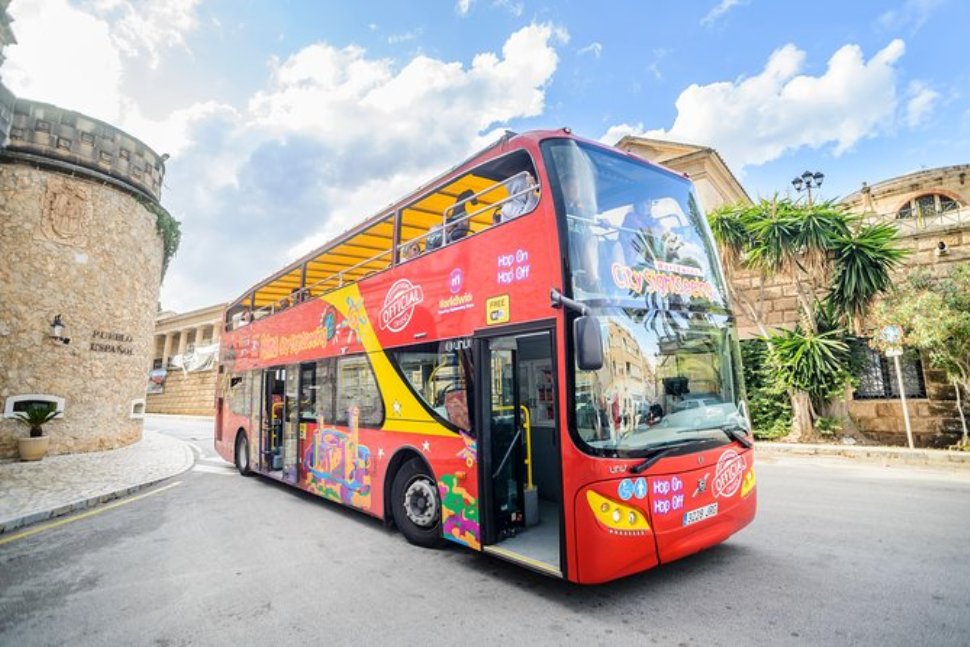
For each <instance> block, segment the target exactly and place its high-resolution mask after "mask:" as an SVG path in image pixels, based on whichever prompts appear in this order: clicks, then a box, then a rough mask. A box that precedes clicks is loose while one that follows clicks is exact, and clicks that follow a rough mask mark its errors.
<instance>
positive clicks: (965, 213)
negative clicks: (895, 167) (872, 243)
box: [862, 207, 970, 235]
mask: <svg viewBox="0 0 970 647" xmlns="http://www.w3.org/2000/svg"><path fill="white" fill-rule="evenodd" d="M912 214H913V215H912V216H910V217H908V218H900V217H899V216H898V214H897V213H879V214H877V213H868V214H862V222H864V223H866V224H868V225H874V224H877V223H885V224H891V225H895V226H896V227H898V228H899V233H900V234H902V235H916V234H920V233H923V232H931V231H940V230H945V229H951V228H959V227H970V207H964V208H962V209H950V210H948V211H936V210H933V211H929V210H925V209H922V210H921V209H917V210H914V211H913V212H912Z"/></svg>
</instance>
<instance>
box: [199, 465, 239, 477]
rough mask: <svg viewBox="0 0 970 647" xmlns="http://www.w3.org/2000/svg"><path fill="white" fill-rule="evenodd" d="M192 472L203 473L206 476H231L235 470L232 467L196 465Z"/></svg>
mask: <svg viewBox="0 0 970 647" xmlns="http://www.w3.org/2000/svg"><path fill="white" fill-rule="evenodd" d="M192 471H193V472H205V473H206V474H221V475H222V476H232V475H233V474H234V473H235V471H236V468H235V467H233V466H232V465H203V464H201V463H196V464H195V467H193V468H192Z"/></svg>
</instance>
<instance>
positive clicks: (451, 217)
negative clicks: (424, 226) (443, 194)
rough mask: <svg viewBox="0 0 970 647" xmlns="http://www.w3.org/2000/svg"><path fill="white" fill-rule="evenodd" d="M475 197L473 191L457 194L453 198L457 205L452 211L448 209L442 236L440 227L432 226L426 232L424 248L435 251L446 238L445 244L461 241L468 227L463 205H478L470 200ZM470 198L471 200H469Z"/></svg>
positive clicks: (466, 233)
mask: <svg viewBox="0 0 970 647" xmlns="http://www.w3.org/2000/svg"><path fill="white" fill-rule="evenodd" d="M473 195H475V192H474V191H471V190H470V189H466V190H465V191H462V192H461V193H459V194H458V197H457V198H455V204H456V205H457V206H456V207H454V208H453V209H449V211H448V216H447V222H446V224H445V230H444V236H442V231H441V225H434V226H432V227H431V229H429V230H428V242H427V243H425V247H426V248H427V249H428V250H429V251H430V250H432V249H437V248H439V247H441V246H442V244H444V242H445V241H444V238H445V236H446V237H447V242H449V243H453V242H455V241H456V240H461V239H462V238H464V237H465V236H467V235H468V232H469V229H470V225H469V223H468V218H466V216H467V212H466V211H465V205H466V204H468V202H470V203H471V204H473V205H476V204H478V200H476V199H475V198H472V196H473ZM469 198H471V200H469Z"/></svg>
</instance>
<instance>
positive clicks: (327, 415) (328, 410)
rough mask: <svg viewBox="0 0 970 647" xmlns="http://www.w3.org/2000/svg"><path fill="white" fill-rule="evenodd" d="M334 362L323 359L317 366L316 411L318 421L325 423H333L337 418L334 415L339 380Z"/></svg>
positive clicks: (315, 386)
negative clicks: (334, 400) (335, 373)
mask: <svg viewBox="0 0 970 647" xmlns="http://www.w3.org/2000/svg"><path fill="white" fill-rule="evenodd" d="M334 366H335V364H334V360H332V359H321V360H320V361H318V362H317V365H316V375H315V377H314V383H313V386H314V388H315V389H316V394H315V395H314V411H315V415H316V418H317V420H322V421H323V422H324V423H331V424H332V423H333V422H334V420H336V418H337V416H336V414H335V413H334V411H335V407H334V402H333V399H334V394H335V393H336V390H337V389H336V386H337V380H336V378H335V375H334Z"/></svg>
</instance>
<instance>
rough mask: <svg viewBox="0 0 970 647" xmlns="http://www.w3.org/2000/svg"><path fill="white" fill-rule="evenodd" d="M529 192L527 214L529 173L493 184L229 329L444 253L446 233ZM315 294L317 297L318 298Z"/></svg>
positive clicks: (534, 187)
mask: <svg viewBox="0 0 970 647" xmlns="http://www.w3.org/2000/svg"><path fill="white" fill-rule="evenodd" d="M525 178H528V182H527V184H526V186H525V188H523V189H520V190H518V191H516V192H515V193H509V195H508V196H506V197H505V198H503V199H501V200H498V201H496V202H494V203H492V204H489V205H487V206H485V207H482V208H481V209H477V210H475V211H472V212H470V213H465V214H464V215H462V216H460V217H458V218H449V216H450V215H452V214H454V212H455V210H457V209H458V208H459V207H462V206H465V205H466V204H468V203H471V202H472V201H474V200H477V199H478V198H480V197H482V196H484V195H486V194H488V193H491V192H493V191H496V190H498V189H499V188H501V187H506V189H507V188H508V186H509V185H510V184H512V183H513V182H514V181H515V180H518V179H525ZM530 192H536V199H535V201H534V202H533V203H532V206H531V207H530V210H531V209H534V208H535V205H536V204H537V203H538V197H539V196H538V192H539V184H538V182H537V181H535V180H534V179H533V178H532V176H531V174H530V173H528V171H522V172H520V173H517V174H515V175H513V176H511V177H508V178H506V179H504V180H502V181H500V182H496V183H495V184H492V185H490V186H488V187H486V188H485V189H483V190H481V191H479V192H478V193H475V194H474V195H471V196H469V197H468V198H465V199H464V200H461V201H459V202H456V203H455V204H452V205H449V206H448V207H447V208H446V209H445V210H444V211H443V212H442V214H441V224H440V225H435V226H434V227H432V228H431V229H429V230H428V231H427V232H425V233H423V234H421V235H420V236H416V237H415V238H412V239H411V240H408V241H406V242H402V243H400V244H399V245H398V246H397V248H392V249H388V250H385V251H383V252H380V253H379V254H376V255H374V256H372V257H370V258H367V259H365V260H363V261H360V262H359V263H356V264H355V265H353V266H350V267H345V268H343V269H342V270H340V271H338V272H334V273H332V274H330V275H328V276H326V277H325V278H323V279H320V280H319V281H316V282H314V283H312V284H309V285H305V286H303V287H301V288H299V289H296V290H294V291H293V293H292V294H290V295H289V296H286V297H282V298H280V299H278V300H276V301H274V302H273V303H270V304H267V305H264V306H262V307H260V308H256V309H254V310H249V309H244V310H243V311H241V312H238V313H235V315H234V317H233V320H232V321H229V322H227V325H228V328H229V329H230V330H232V329H235V328H237V327H239V326H240V325H246V324H248V323H250V322H251V321H255V320H259V319H262V318H264V317H267V316H269V315H272V314H275V313H277V312H280V311H282V310H286V309H287V308H289V307H291V306H294V305H298V304H300V303H302V302H304V301H306V300H308V299H310V298H311V295H313V296H324V295H326V294H329V293H330V292H333V291H334V290H338V289H340V288H342V287H344V286H346V285H350V284H353V283H357V282H358V281H360V280H362V279H364V278H367V277H368V276H370V275H371V274H374V273H376V272H379V271H381V270H384V269H386V268H388V267H390V266H392V265H393V264H394V263H395V258H396V259H397V263H398V264H400V263H404V262H407V261H409V260H411V259H413V258H416V257H418V256H421V255H423V254H426V253H428V252H429V251H434V250H438V249H443V248H445V247H447V246H448V245H452V244H454V243H456V242H458V239H455V240H449V232H452V231H455V230H456V229H458V228H460V226H461V224H462V223H465V222H469V221H470V220H471V219H472V218H474V217H476V216H479V215H482V214H484V213H486V212H488V211H493V212H494V214H496V216H497V215H498V214H500V213H501V209H502V207H503V206H505V205H506V204H508V203H510V202H511V201H512V200H514V199H516V198H519V197H521V196H523V195H527V194H529V193H530ZM527 212H528V211H525V212H523V213H521V214H515V215H514V216H510V217H508V218H503V220H507V219H511V218H513V217H518V216H519V215H524V214H525V213H527ZM498 222H499V221H494V222H493V223H492V224H498ZM475 233H478V232H472V231H471V230H469V231H468V233H467V235H468V236H471V235H474V234H475ZM435 237H437V238H438V239H439V241H440V242H437V243H436V244H434V245H429V240H432V239H433V238H435ZM422 243H423V244H424V250H421V244H422ZM395 251H396V252H397V254H395ZM385 258H387V261H386V262H384V263H383V266H382V267H379V268H374V269H372V270H371V271H369V272H366V273H364V274H363V275H362V276H354V277H353V278H350V277H349V275H351V274H353V273H354V272H355V271H357V270H360V269H362V268H366V267H367V266H368V265H371V264H373V263H380V262H381V260H382V259H385ZM318 292H319V294H317V293H318Z"/></svg>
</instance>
